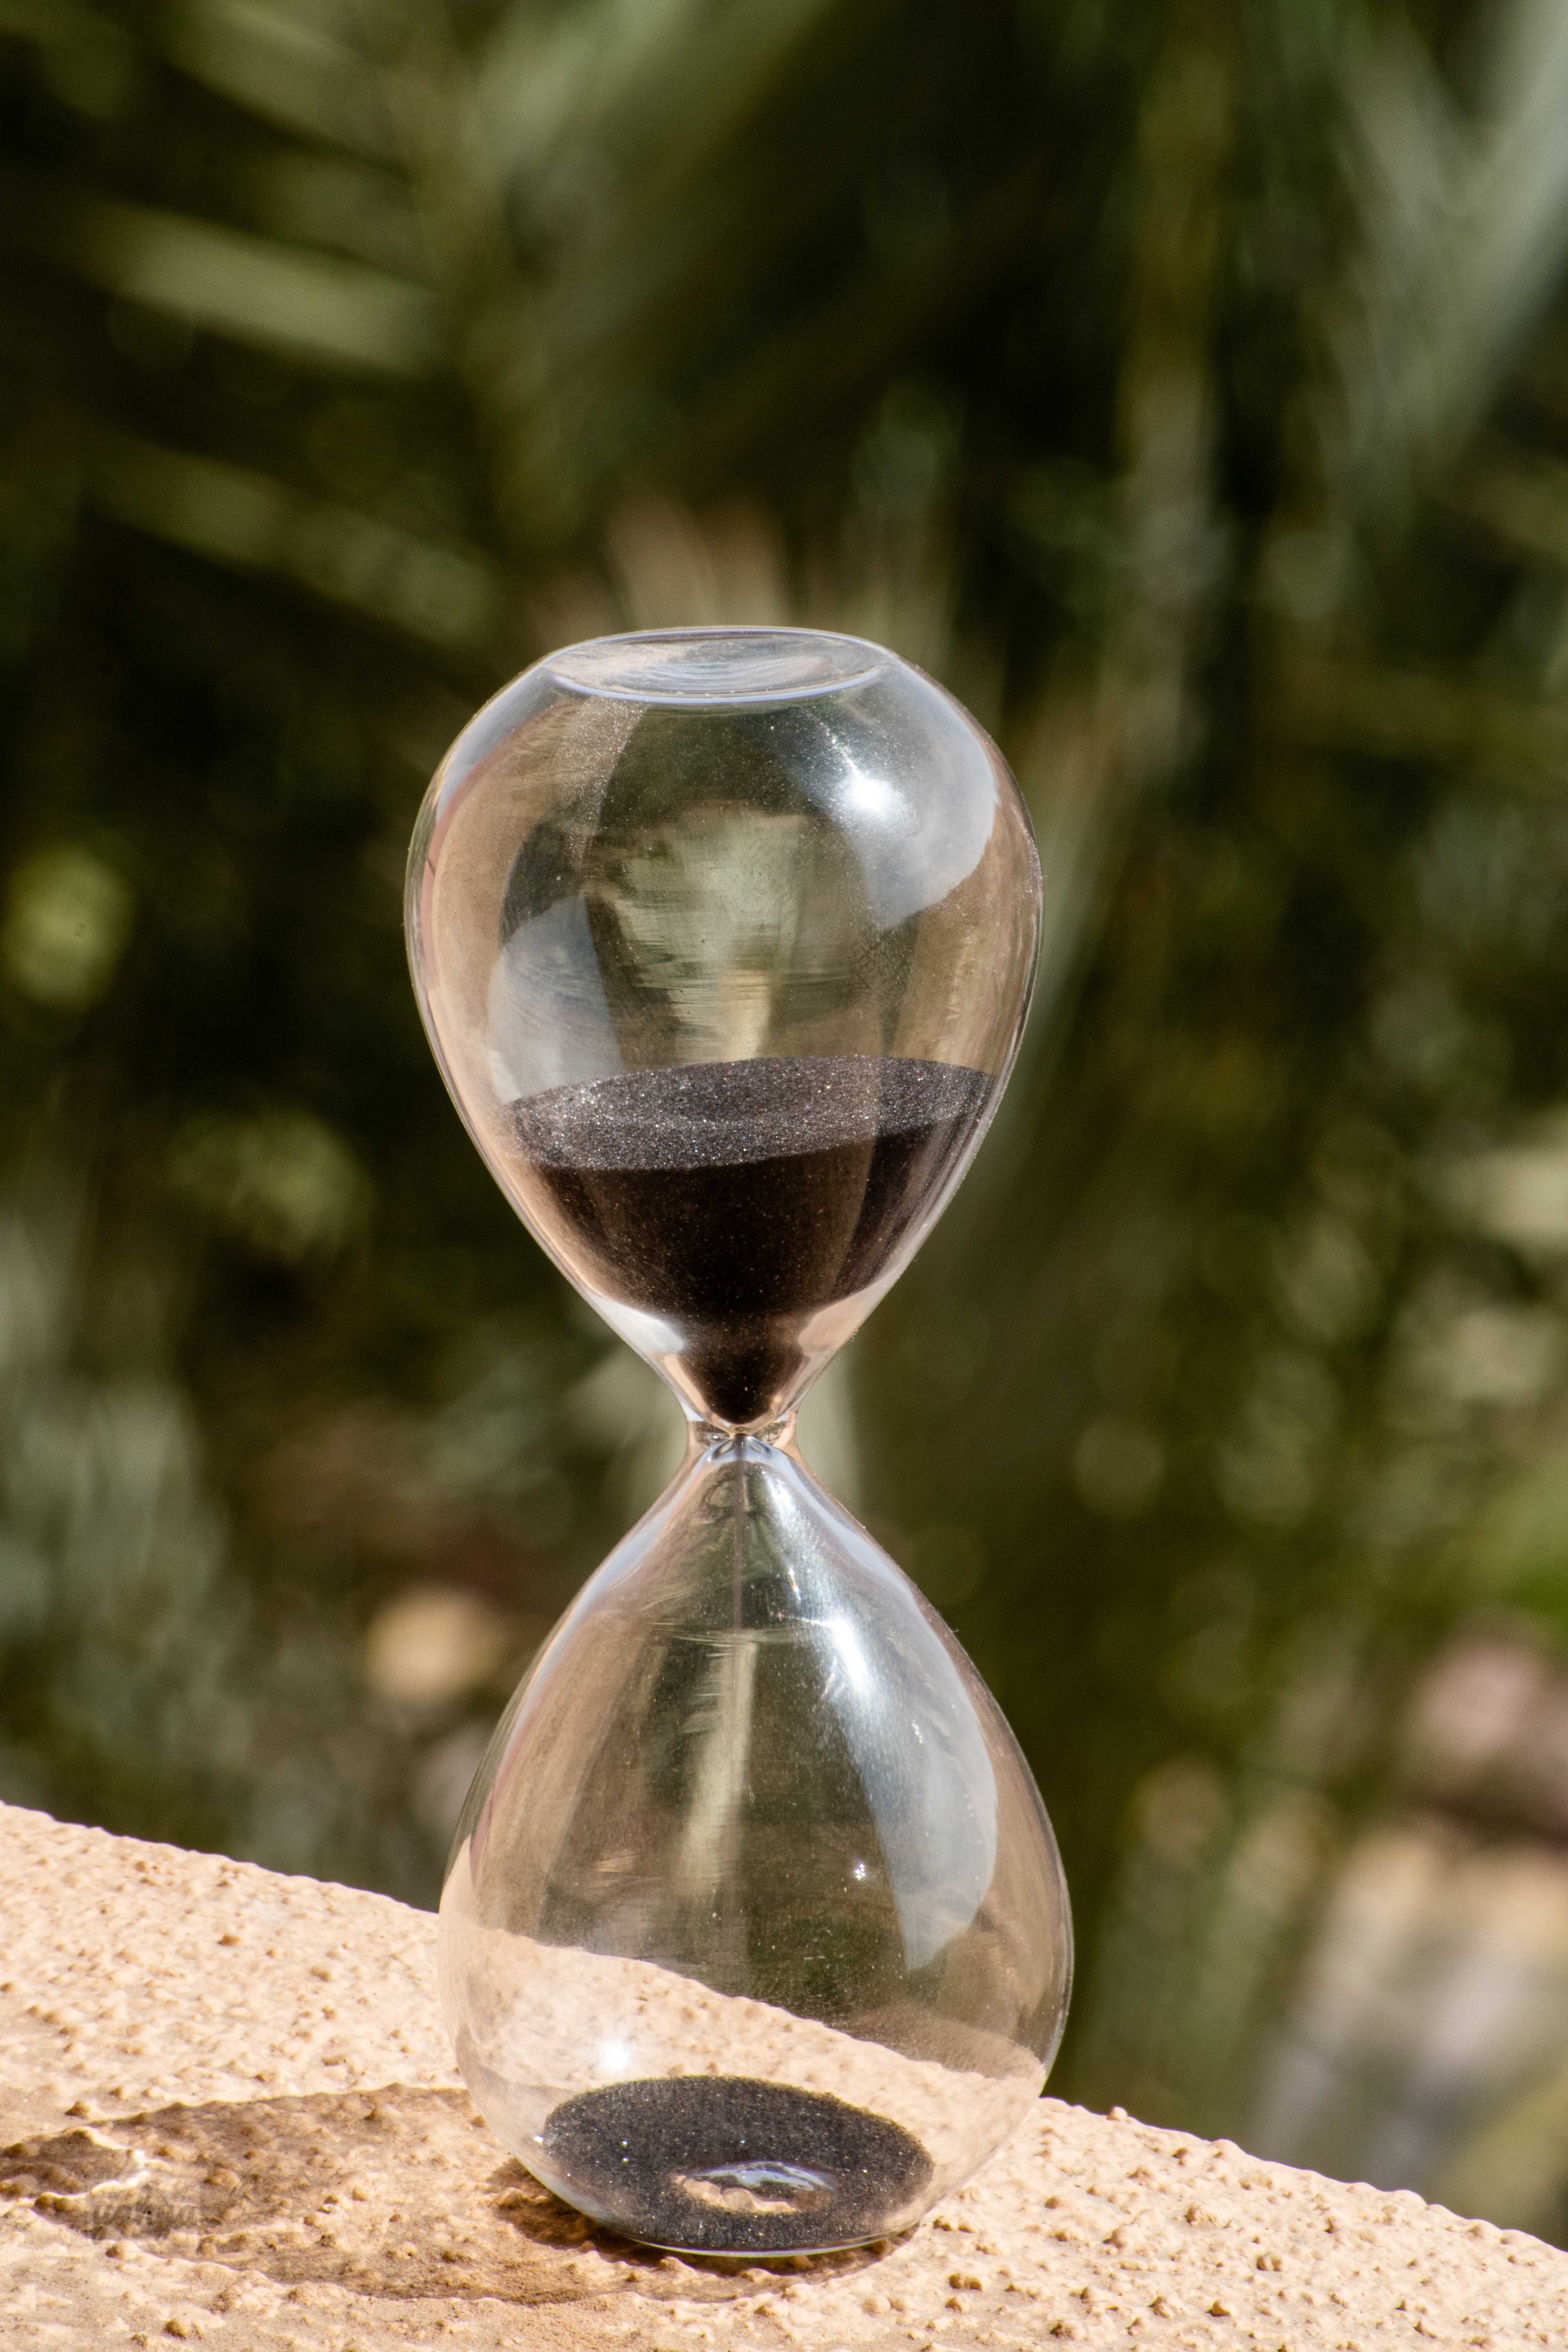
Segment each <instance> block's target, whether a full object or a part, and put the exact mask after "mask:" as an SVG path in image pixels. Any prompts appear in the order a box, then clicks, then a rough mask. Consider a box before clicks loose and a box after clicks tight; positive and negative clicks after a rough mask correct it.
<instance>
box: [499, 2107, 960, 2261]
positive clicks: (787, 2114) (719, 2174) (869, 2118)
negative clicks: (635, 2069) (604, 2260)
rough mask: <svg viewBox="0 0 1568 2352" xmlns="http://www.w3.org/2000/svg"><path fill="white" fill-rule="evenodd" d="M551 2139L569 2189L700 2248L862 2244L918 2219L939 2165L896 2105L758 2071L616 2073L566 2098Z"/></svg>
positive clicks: (662, 2241) (548, 2149)
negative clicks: (858, 2101) (889, 2107)
mask: <svg viewBox="0 0 1568 2352" xmlns="http://www.w3.org/2000/svg"><path fill="white" fill-rule="evenodd" d="M542 2141H543V2147H544V2151H545V2154H546V2156H547V2158H548V2159H549V2167H550V2169H551V2171H552V2175H553V2177H554V2178H555V2179H558V2180H559V2181H561V2182H562V2183H563V2185H564V2186H565V2189H566V2193H567V2194H568V2195H571V2194H572V2193H573V2192H574V2191H575V2193H576V2194H577V2196H579V2197H580V2198H581V2200H582V2202H583V2203H584V2205H585V2206H586V2207H587V2208H588V2210H590V2211H591V2212H593V2213H595V2214H596V2215H598V2216H599V2217H600V2218H601V2219H603V2220H604V2221H607V2222H608V2223H609V2224H610V2226H611V2227H613V2228H615V2229H617V2230H619V2231H622V2232H623V2233H624V2234H625V2235H626V2236H627V2237H629V2238H637V2239H641V2240H642V2241H643V2242H645V2243H647V2244H648V2245H655V2246H669V2247H673V2248H677V2249H679V2250H681V2251H684V2252H688V2253H708V2254H739V2253H803V2252H825V2251H826V2249H827V2248H829V2247H833V2246H853V2245H861V2244H864V2242H866V2240H867V2239H868V2238H876V2237H880V2236H881V2235H882V2233H883V2232H884V2231H887V2230H889V2229H895V2228H898V2227H900V2226H901V2225H902V2224H903V2223H904V2222H905V2221H908V2220H909V2219H910V2217H911V2211H912V2209H913V2208H914V2207H915V2206H916V2205H917V2204H918V2202H919V2200H920V2199H921V2196H922V2194H923V2192H924V2191H925V2189H927V2187H928V2186H929V2184H930V2181H931V2158H930V2157H929V2156H928V2155H927V2153H926V2151H925V2149H924V2148H923V2147H921V2144H920V2142H919V2140H918V2139H916V2138H915V2137H913V2135H912V2134H911V2133H910V2132H907V2131H905V2130H904V2128H903V2126H901V2125H900V2124H895V2123H890V2122H889V2120H888V2118H887V2117H886V2116H876V2115H872V2114H870V2113H869V2112H868V2110H867V2109H866V2108H864V2107H852V2106H850V2105H847V2103H846V2101H844V2100H843V2099H836V2098H833V2097H831V2096H830V2095H828V2094H827V2093H826V2092H820V2091H797V2090H795V2089H794V2088H792V2086H791V2085H790V2084H786V2083H766V2082H760V2081H756V2080H754V2079H753V2078H752V2077H751V2076H750V2075H746V2074H677V2075H674V2076H672V2077H670V2078H668V2080H662V2081H647V2082H633V2083H607V2084H605V2085H604V2086H603V2088H601V2089H599V2090H594V2091H584V2092H582V2093H581V2094H580V2095H578V2096H577V2097H576V2098H574V2099H568V2100H566V2101H565V2102H564V2103H563V2105H561V2106H559V2107H557V2108H556V2109H555V2110H554V2112H553V2113H552V2116H550V2118H549V2121H548V2122H547V2123H546V2125H545V2126H544V2131H543V2134H542ZM770 2207H772V2208H773V2210H768V2209H769V2208H770Z"/></svg>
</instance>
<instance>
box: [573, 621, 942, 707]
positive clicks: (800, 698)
mask: <svg viewBox="0 0 1568 2352" xmlns="http://www.w3.org/2000/svg"><path fill="white" fill-rule="evenodd" d="M687 648H689V649H691V652H690V655H689V658H688V660H686V661H685V662H684V663H683V662H682V660H681V658H680V655H681V652H682V650H683V649H687ZM703 649H707V651H706V657H705V655H704V650H703ZM721 649H722V650H721ZM639 656H641V658H640V659H639ZM895 663H900V656H897V655H896V654H891V653H889V649H888V648H887V647H886V646H879V645H876V644H874V643H873V642H872V640H871V639H870V638H868V637H857V636H851V635H848V634H847V632H845V631H843V630H839V629H807V628H798V627H795V626H791V625H786V624H784V623H782V622H780V623H776V624H775V623H772V622H736V623H703V624H700V625H692V626H689V627H684V628H673V629H628V630H625V631H620V632H616V634H614V635H609V636H604V637H584V638H583V639H582V640H581V641H580V642H579V643H577V644H575V645H570V646H561V647H560V648H559V649H558V650H557V651H556V652H554V653H551V654H546V655H545V656H543V657H542V660H541V661H540V662H539V664H538V665H537V666H538V667H539V668H540V669H542V670H544V671H547V672H548V673H549V675H550V676H551V677H554V678H557V679H558V680H559V681H560V683H561V684H562V685H563V686H564V687H566V688H569V689H570V690H571V691H572V692H573V693H575V694H581V695H583V696H584V697H589V698H599V697H605V698H609V699H611V700H614V701H617V702H641V703H647V704H651V705H660V706H663V707H665V708H668V709H681V708H685V709H710V710H711V709H758V708H761V707H763V706H766V705H768V704H773V703H786V702H809V701H813V700H816V699H819V698H823V697H825V696H827V695H833V694H843V693H847V692H849V691H850V690H851V689H853V688H856V687H860V686H868V685H869V684H870V682H871V680H872V679H873V678H875V677H878V676H879V675H880V674H881V673H882V672H883V671H885V670H886V669H888V668H889V667H890V666H891V665H893V664H895ZM900 667H910V665H908V664H902V663H900Z"/></svg>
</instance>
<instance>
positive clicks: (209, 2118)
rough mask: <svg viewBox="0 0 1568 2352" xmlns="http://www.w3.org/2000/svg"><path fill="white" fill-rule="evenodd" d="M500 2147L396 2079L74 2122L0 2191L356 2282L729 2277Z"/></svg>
mask: <svg viewBox="0 0 1568 2352" xmlns="http://www.w3.org/2000/svg"><path fill="white" fill-rule="evenodd" d="M495 2154H496V2147H495V2141H494V2139H493V2138H492V2137H491V2136H490V2133H489V2129H488V2127H487V2126H486V2125H485V2124H484V2123H483V2121H482V2120H481V2118H480V2117H479V2116H478V2115H477V2114H476V2112H475V2110H474V2108H473V2106H472V2105H471V2104H470V2102H469V2100H468V2095H467V2094H466V2093H465V2092H462V2091H458V2090H437V2091H431V2090H414V2089H410V2088H408V2087H406V2086H405V2085H403V2084H391V2085H388V2086H387V2087H386V2088H384V2089H383V2090H379V2091H374V2092H353V2093H347V2094H343V2095H333V2094H331V2093H321V2094H318V2095H314V2096H308V2097H296V2098H276V2099H256V2100H248V2101H245V2102H232V2103H231V2102H226V2101H214V2102H212V2103H210V2104H207V2105H198V2106H172V2107H161V2108H158V2109H156V2110H155V2111H153V2113H151V2114H148V2115H141V2116H123V2117H118V2116H117V2117H115V2118H113V2119H112V2120H107V2121H92V2120H86V2121H84V2122H82V2123H81V2124H79V2125H77V2126H73V2128H71V2129H70V2130H68V2131H60V2132H54V2133H49V2134H43V2135H39V2136H38V2137H36V2138H31V2139H23V2140H18V2141H16V2143H15V2144H14V2145H13V2146H12V2147H6V2148H4V2149H0V2197H3V2198H12V2199H17V2200H27V2201H28V2202H30V2203H31V2204H32V2205H33V2207H34V2209H35V2210H37V2211H38V2212H40V2213H43V2214H46V2215H47V2217H48V2218H49V2219H50V2220H51V2221H57V2222H58V2223H60V2224H61V2225H62V2226H63V2227H65V2228H67V2229H70V2230H74V2231H79V2232H80V2233H81V2235H83V2236H84V2237H88V2238H92V2239H96V2240H98V2241H100V2242H113V2241H116V2240H133V2241H134V2242H136V2243H137V2244H138V2245H140V2246H142V2247H144V2248H146V2249H147V2250H148V2251H149V2252H158V2253H163V2254H167V2255H171V2256H177V2257H179V2258H181V2259H183V2260H184V2261H188V2262H189V2261H195V2262H202V2263H221V2264H223V2265H224V2266H225V2267H226V2268H228V2269H231V2270H234V2271H237V2272H246V2271H249V2272H259V2273H263V2274H265V2275H266V2276H267V2277H269V2278H272V2279H276V2280H279V2281H282V2282H287V2283H289V2284H306V2283H320V2284H331V2285H334V2286H337V2287H339V2288H341V2289H342V2290H344V2291H346V2292H348V2293H350V2294H362V2295H365V2296H367V2297H376V2298H396V2299H400V2300H414V2299H417V2298H421V2297H428V2296H441V2297H446V2298H455V2299H459V2300H469V2299H473V2298H476V2297H480V2296H489V2297H495V2298H497V2299H499V2300H500V2301H503V2302H509V2303H516V2304H525V2305H543V2304H551V2303H579V2302H584V2301H587V2300H591V2299H592V2298H594V2297H595V2296H606V2295H616V2294H628V2293H630V2294H639V2295H645V2296H652V2297H654V2298H657V2299H666V2298H673V2297H677V2296H679V2297H680V2298H683V2299H685V2300H687V2301H691V2300H702V2301H712V2300H721V2299H724V2298H726V2297H728V2296H729V2295H730V2294H733V2293H734V2292H736V2290H737V2286H738V2285H739V2284H741V2283H742V2282H741V2280H740V2278H739V2276H738V2274H737V2273H736V2272H735V2270H734V2268H733V2266H732V2265H723V2266H721V2265H719V2264H714V2263H700V2264H693V2263H689V2262H687V2261H682V2260H679V2259H678V2258H676V2257H674V2256H672V2255H668V2254H667V2255H659V2254H657V2253H654V2252H650V2251H649V2250H648V2249H647V2248H645V2247H639V2246H634V2245H630V2244H628V2243H626V2242H625V2241H623V2240H621V2239H618V2238H616V2237H614V2236H613V2235H612V2234H611V2233H610V2232H609V2231H604V2230H600V2229H598V2228H596V2227H595V2225H594V2224H593V2223H592V2222H590V2221H585V2220H584V2217H583V2216H582V2215H581V2214H579V2213H576V2212H574V2210H572V2208H571V2207H570V2206H568V2205H565V2204H563V2202H562V2200H560V2199H559V2198H558V2197H555V2196H552V2194H551V2192H550V2190H549V2189H545V2188H543V2187H542V2186H541V2184H540V2183H539V2182H538V2181H536V2180H535V2179H533V2178H532V2176H531V2174H530V2173H528V2172H527V2171H525V2169H524V2168H523V2167H522V2166H521V2165H520V2164H518V2163H516V2162H514V2161H512V2160H510V2159H508V2160H507V2161H505V2162H503V2163H501V2164H500V2165H499V2166H497V2165H496V2164H495V2163H494V2161H493V2159H494V2157H495ZM879 2251H881V2250H879V2248H877V2247H863V2248H859V2249H858V2250H856V2252H853V2253H851V2254H847V2255H837V2256H829V2257H826V2258H817V2259H815V2260H813V2262H812V2263H811V2264H810V2268H811V2270H812V2272H813V2273H816V2274H822V2273H824V2272H826V2273H838V2272H840V2271H844V2270H854V2269H858V2268H860V2267H861V2266H862V2265H863V2264H864V2263H867V2262H874V2261H875V2260H877V2259H878V2256H879ZM761 2267H763V2266H762V2265H756V2266H754V2267H753V2270H752V2276H753V2277H754V2276H755V2269H756V2268H761ZM790 2267H799V2265H794V2266H791V2265H779V2264H776V2263H767V2264H766V2268H767V2269H768V2270H770V2271H773V2270H775V2269H779V2268H790Z"/></svg>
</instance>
